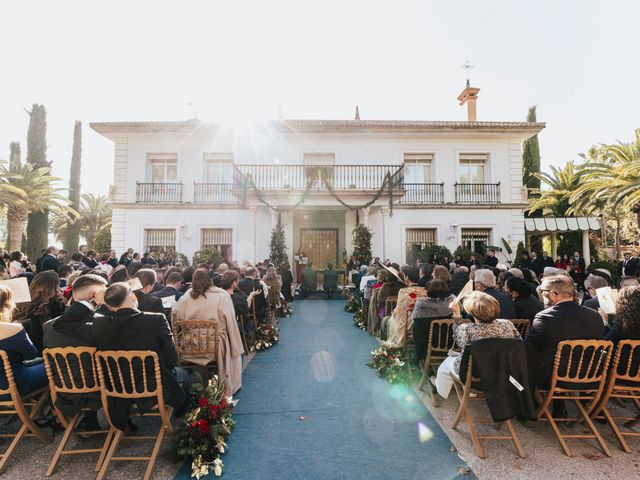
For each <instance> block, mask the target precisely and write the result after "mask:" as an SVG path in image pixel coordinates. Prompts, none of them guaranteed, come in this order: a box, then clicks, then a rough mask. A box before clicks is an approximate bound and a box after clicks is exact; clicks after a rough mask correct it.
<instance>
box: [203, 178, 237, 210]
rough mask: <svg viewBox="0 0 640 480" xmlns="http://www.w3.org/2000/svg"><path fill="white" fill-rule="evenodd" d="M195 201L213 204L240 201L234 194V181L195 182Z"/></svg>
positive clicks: (227, 203)
mask: <svg viewBox="0 0 640 480" xmlns="http://www.w3.org/2000/svg"><path fill="white" fill-rule="evenodd" d="M193 201H194V202H195V203H207V204H212V205H225V204H226V205H230V204H235V203H239V202H238V199H237V198H236V196H235V195H234V194H233V183H194V189H193Z"/></svg>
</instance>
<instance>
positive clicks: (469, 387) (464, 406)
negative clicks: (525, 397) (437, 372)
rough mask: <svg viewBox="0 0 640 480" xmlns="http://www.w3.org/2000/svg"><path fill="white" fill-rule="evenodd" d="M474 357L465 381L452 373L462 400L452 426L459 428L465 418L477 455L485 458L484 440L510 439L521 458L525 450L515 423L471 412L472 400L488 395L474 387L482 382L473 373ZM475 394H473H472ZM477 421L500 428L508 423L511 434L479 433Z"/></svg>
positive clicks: (456, 389) (481, 398) (484, 398)
mask: <svg viewBox="0 0 640 480" xmlns="http://www.w3.org/2000/svg"><path fill="white" fill-rule="evenodd" d="M472 372H473V358H472V357H471V355H469V363H468V366H467V377H466V379H465V382H464V383H462V381H461V380H460V379H459V378H458V377H456V376H455V375H451V378H452V379H453V387H454V388H455V391H456V395H457V397H458V400H459V401H460V407H459V408H458V413H456V416H455V418H454V420H453V425H452V428H453V429H454V430H456V429H457V427H458V424H459V423H460V421H461V420H462V419H463V418H464V421H465V423H466V424H467V427H468V428H469V433H470V434H471V441H472V442H473V447H474V449H475V451H476V455H477V456H478V457H480V458H485V455H484V448H483V447H482V443H481V441H482V440H510V441H512V442H513V444H514V445H515V447H516V451H517V452H518V456H519V457H520V458H525V454H524V450H523V449H522V444H521V443H520V438H519V437H518V434H517V433H516V431H515V429H514V428H513V423H511V420H505V421H504V422H500V423H496V422H494V421H493V419H492V418H474V417H473V415H472V414H471V409H470V408H469V407H470V402H471V401H472V400H483V401H486V396H485V394H484V392H483V391H482V390H478V389H476V388H474V387H473V386H474V385H477V384H479V383H480V378H478V377H474V376H473V374H472ZM472 394H473V395H472ZM476 423H494V424H496V425H497V427H498V428H500V427H502V425H506V427H507V430H508V432H509V435H478V428H477V427H476Z"/></svg>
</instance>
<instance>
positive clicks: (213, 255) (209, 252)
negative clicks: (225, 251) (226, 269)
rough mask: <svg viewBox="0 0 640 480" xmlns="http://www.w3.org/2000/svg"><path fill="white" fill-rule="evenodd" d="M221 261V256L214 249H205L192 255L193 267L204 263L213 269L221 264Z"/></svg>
mask: <svg viewBox="0 0 640 480" xmlns="http://www.w3.org/2000/svg"><path fill="white" fill-rule="evenodd" d="M222 260H223V259H222V255H221V254H220V252H219V251H218V250H216V249H215V248H205V249H203V250H198V251H197V252H196V253H194V254H193V265H198V264H200V263H206V264H207V265H209V266H211V267H213V268H217V267H218V265H220V264H221V263H222Z"/></svg>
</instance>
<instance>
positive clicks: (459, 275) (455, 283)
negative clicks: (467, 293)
mask: <svg viewBox="0 0 640 480" xmlns="http://www.w3.org/2000/svg"><path fill="white" fill-rule="evenodd" d="M468 282H469V269H468V268H467V267H465V266H460V267H458V268H456V269H455V270H454V271H453V275H452V276H451V282H450V283H449V288H450V289H451V293H452V294H454V295H458V294H459V293H460V292H461V291H462V289H463V288H464V286H465V285H466V284H467V283H468Z"/></svg>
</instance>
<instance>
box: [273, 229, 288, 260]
mask: <svg viewBox="0 0 640 480" xmlns="http://www.w3.org/2000/svg"><path fill="white" fill-rule="evenodd" d="M270 249H271V253H270V254H269V258H270V259H271V261H272V262H273V264H274V265H275V266H276V267H278V268H279V267H280V265H282V264H283V263H286V262H288V261H289V258H288V257H287V245H286V242H285V238H284V227H283V226H282V224H281V223H278V224H277V225H276V226H275V228H274V229H273V230H272V231H271V244H270Z"/></svg>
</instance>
